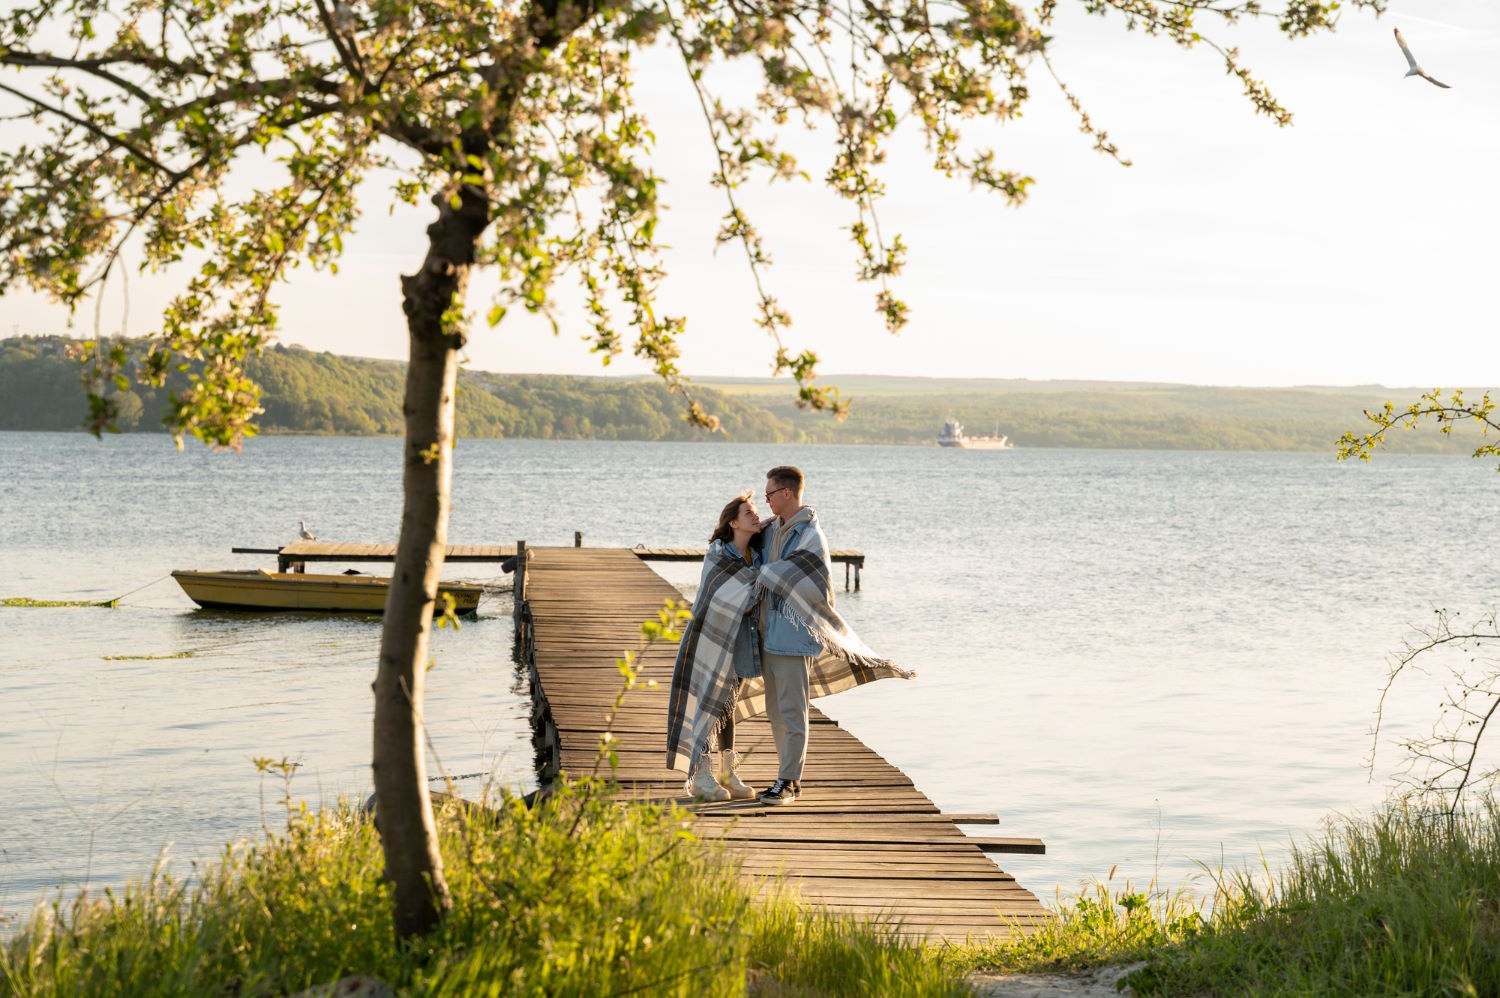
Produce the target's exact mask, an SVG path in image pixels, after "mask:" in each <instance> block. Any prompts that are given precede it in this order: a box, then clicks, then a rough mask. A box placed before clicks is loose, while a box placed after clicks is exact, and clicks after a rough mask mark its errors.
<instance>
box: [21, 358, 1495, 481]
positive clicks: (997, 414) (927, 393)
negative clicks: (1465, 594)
mask: <svg viewBox="0 0 1500 998" xmlns="http://www.w3.org/2000/svg"><path fill="white" fill-rule="evenodd" d="M76 343H77V341H76V340H71V339H67V338H64V337H60V336H37V337H14V338H7V339H0V430H49V431H56V430H76V429H80V428H81V427H82V424H83V420H84V416H85V414H86V412H87V400H86V398H85V395H84V391H83V388H82V386H81V385H80V384H79V373H80V368H79V366H78V364H77V363H76V362H75V361H73V360H71V359H70V358H69V357H68V348H69V347H70V346H73V345H76ZM249 374H250V376H251V377H252V378H253V379H254V380H255V381H256V382H257V383H259V384H260V386H261V390H262V394H261V405H262V407H263V408H264V409H265V412H264V413H263V414H262V415H261V416H260V417H259V418H258V420H257V422H258V424H259V426H260V428H261V431H262V432H263V433H269V434H289V433H297V434H329V435H349V436H395V435H399V434H400V433H401V431H402V417H401V399H402V393H403V391H404V390H405V365H404V364H402V363H400V362H398V361H389V360H369V359H365V358H357V357H344V356H340V355H336V354H332V353H315V352H313V351H309V350H306V349H303V348H301V347H296V346H291V347H289V346H285V345H282V344H276V345H273V346H272V347H270V348H268V349H267V350H266V351H265V352H264V353H263V354H261V355H260V356H259V357H256V358H253V359H252V360H251V361H250V364H249ZM833 380H834V381H835V383H837V379H833ZM789 386H790V382H784V383H776V384H775V385H767V384H765V383H763V382H761V383H757V382H717V383H715V382H713V381H712V380H709V381H707V382H706V383H702V384H700V385H698V386H697V387H696V389H695V395H696V397H698V398H699V399H700V400H701V401H702V402H703V404H704V405H705V406H706V407H707V408H708V409H709V411H711V412H713V413H715V414H716V415H718V416H719V418H720V420H721V421H722V424H723V432H722V433H717V434H707V433H704V432H703V431H701V430H697V429H695V428H693V427H691V426H689V425H688V424H687V423H686V422H684V421H683V420H682V418H681V414H682V412H683V402H682V398H681V397H680V396H676V395H673V394H672V393H671V392H669V391H667V389H666V388H665V387H664V386H662V385H661V384H660V383H658V382H656V381H654V380H651V379H644V378H642V379H611V378H585V377H571V376H564V375H530V374H527V375H519V374H518V375H507V374H494V373H489V372H483V371H468V370H465V371H461V372H460V375H459V394H458V401H457V420H458V432H459V435H460V436H461V437H470V438H510V439H541V440H591V439H597V440H642V441H652V440H705V441H715V440H717V441H726V442H728V441H733V442H741V443H848V444H912V445H932V444H934V443H935V442H936V439H937V434H938V430H939V429H940V427H941V425H942V422H943V420H944V419H947V418H957V419H960V420H962V421H963V422H964V424H965V426H966V427H967V429H968V431H969V432H970V433H972V434H987V433H994V432H997V431H998V432H1000V433H1004V434H1007V435H1008V436H1009V437H1010V438H1011V440H1012V441H1013V442H1014V443H1015V444H1016V445H1017V446H1018V447H1097V448H1110V449H1161V450H1238V451H1314V452H1316V451H1322V452H1325V453H1332V452H1333V450H1334V449H1335V447H1336V442H1337V440H1338V438H1339V435H1340V434H1341V433H1342V432H1343V431H1344V430H1361V429H1362V428H1363V425H1364V423H1365V420H1364V418H1363V415H1362V410H1363V409H1364V408H1374V407H1377V406H1380V405H1382V404H1384V402H1385V401H1386V399H1387V398H1391V399H1392V400H1393V401H1395V402H1396V403H1397V404H1398V405H1401V404H1404V403H1406V402H1409V401H1411V400H1413V399H1415V397H1416V395H1417V394H1418V392H1417V391H1416V390H1408V391H1406V392H1403V391H1400V390H1385V389H1379V388H1372V389H1370V390H1369V392H1370V394H1369V396H1368V397H1366V396H1365V395H1364V394H1363V393H1362V392H1361V391H1357V390H1350V389H1325V390H1319V389H1315V388H1296V389H1290V388H1288V389H1276V388H1213V387H1200V386H1191V385H1137V384H1117V385H1108V384H1103V385H1067V386H1059V387H1057V388H1056V389H1049V388H1048V387H1047V386H1046V385H1045V384H1038V383H1035V382H1032V383H1027V384H1025V385H1018V384H1016V383H1013V382H996V387H994V388H993V389H984V388H980V387H975V386H973V383H972V382H969V383H966V384H965V386H964V387H963V388H961V389H957V390H955V389H953V388H951V387H948V386H943V385H941V384H938V385H933V386H930V387H929V386H924V385H923V384H922V382H921V379H889V386H888V387H863V388H861V389H860V390H858V391H855V392H853V393H852V395H853V398H854V404H853V410H852V413H851V415H850V416H849V418H848V419H847V420H845V421H844V422H842V423H841V422H837V421H835V420H833V419H831V418H829V417H828V416H826V415H823V414H819V413H809V412H804V411H802V410H799V409H797V407H796V405H795V401H794V396H793V392H792V389H791V388H790V387H789ZM173 387H180V386H174V385H173V384H171V383H169V384H168V385H167V386H166V387H164V388H161V389H156V390H153V389H150V388H146V387H142V386H139V385H132V386H131V388H130V389H129V390H128V391H125V392H121V393H119V394H118V397H117V401H118V402H119V406H120V413H121V419H120V429H121V430H122V431H123V432H144V431H159V430H161V429H162V426H161V422H160V415H161V413H162V412H163V411H164V409H165V405H166V401H167V393H168V391H170V390H171V389H172V388H173ZM1408 395H1409V396H1410V397H1408ZM1478 439H1479V437H1478V435H1477V433H1474V432H1473V431H1468V430H1467V429H1466V428H1461V429H1459V430H1456V431H1455V432H1454V433H1453V434H1452V435H1451V436H1445V435H1443V434H1439V433H1436V432H1434V431H1432V430H1430V429H1426V430H1420V431H1417V432H1412V433H1405V432H1392V433H1391V434H1389V442H1388V445H1389V447H1390V449H1391V450H1393V451H1396V452H1428V453H1437V452H1447V453H1466V452H1469V451H1472V450H1473V448H1474V447H1475V446H1476V444H1477V441H1478Z"/></svg>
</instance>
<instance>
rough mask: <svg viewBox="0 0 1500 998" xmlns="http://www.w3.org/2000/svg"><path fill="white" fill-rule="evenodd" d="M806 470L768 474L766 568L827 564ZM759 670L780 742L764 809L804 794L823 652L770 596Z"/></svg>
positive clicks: (776, 598) (763, 797) (784, 604)
mask: <svg viewBox="0 0 1500 998" xmlns="http://www.w3.org/2000/svg"><path fill="white" fill-rule="evenodd" d="M802 486H803V478H802V469H800V468H795V467H792V466H791V465H781V466H778V467H775V468H772V469H771V470H770V471H768V472H766V504H767V505H769V506H770V507H771V513H772V515H773V517H774V519H773V520H771V521H770V522H769V523H768V524H767V525H766V527H765V529H766V530H768V531H770V539H769V541H768V542H767V544H766V565H767V567H770V566H772V565H774V564H775V563H776V562H778V561H784V560H786V559H787V558H788V557H789V556H790V555H791V554H792V552H794V551H802V552H809V553H811V554H814V555H816V556H817V557H818V558H821V559H822V562H823V565H824V567H825V568H827V570H828V576H829V577H831V576H832V574H833V567H832V565H831V564H830V563H829V561H828V541H827V539H826V538H824V536H823V530H822V528H821V527H820V526H819V525H818V515H817V514H816V513H815V512H813V509H812V507H811V506H804V505H802ZM760 633H761V669H762V675H763V676H764V679H765V684H766V716H767V717H768V718H769V719H770V722H771V735H772V737H773V738H774V739H775V742H776V759H777V763H778V768H777V774H776V782H775V783H773V784H771V786H770V787H769V788H767V789H766V790H765V791H763V792H762V793H761V794H760V802H761V803H762V804H787V803H790V802H791V801H794V800H796V799H797V796H798V795H799V794H800V793H801V790H802V786H801V784H802V769H803V767H804V766H805V765H806V763H807V700H808V674H809V671H810V670H811V668H812V666H813V661H814V659H815V658H816V657H817V656H818V655H819V653H820V652H822V650H823V647H822V645H820V644H819V642H818V641H817V639H816V638H814V637H813V632H812V630H811V628H810V627H809V625H808V623H807V621H806V620H805V619H804V618H801V617H799V616H798V615H797V614H795V613H794V612H792V609H791V607H790V606H788V604H787V601H786V600H785V599H783V598H782V597H780V596H777V595H776V594H774V593H768V594H767V596H766V598H765V599H764V600H763V601H762V603H761V628H760Z"/></svg>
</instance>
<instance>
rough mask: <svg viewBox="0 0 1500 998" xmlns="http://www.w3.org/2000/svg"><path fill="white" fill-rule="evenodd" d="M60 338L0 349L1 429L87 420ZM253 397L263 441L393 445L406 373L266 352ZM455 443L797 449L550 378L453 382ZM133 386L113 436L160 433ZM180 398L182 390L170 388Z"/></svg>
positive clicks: (722, 409)
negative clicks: (384, 439)
mask: <svg viewBox="0 0 1500 998" xmlns="http://www.w3.org/2000/svg"><path fill="white" fill-rule="evenodd" d="M73 342H74V341H71V340H68V339H64V338H62V337H55V336H44V337H17V338H11V339H0V430H76V429H79V428H80V427H81V426H82V424H83V419H84V416H85V415H86V413H87V411H88V404H87V400H86V398H85V396H84V392H83V389H82V387H81V386H80V385H79V383H78V375H79V368H78V365H77V364H76V363H75V362H74V361H72V360H69V359H68V357H67V349H68V347H69V346H70V345H71V344H72V343H73ZM247 366H248V371H249V374H250V377H251V378H253V379H254V380H255V381H256V382H257V383H258V384H259V385H260V386H261V406H262V408H263V409H264V410H265V412H264V413H262V414H261V415H260V416H259V417H257V419H256V423H257V424H258V425H259V426H260V428H261V431H262V432H263V433H323V434H340V435H349V436H394V435H398V434H400V433H401V432H402V417H401V399H402V393H403V392H404V391H405V388H406V365H405V364H402V363H400V362H397V361H392V360H368V359H364V358H359V357H342V356H339V355H337V354H331V353H314V352H312V351H310V350H305V349H303V348H301V347H287V346H283V345H280V344H278V345H275V346H272V347H270V348H269V349H267V350H266V351H265V352H264V353H262V354H261V355H260V356H259V357H255V358H252V359H251V361H250V362H249V364H248V365H247ZM458 384H459V390H458V401H457V419H458V433H459V436H461V437H524V438H533V439H544V440H546V439H599V440H701V439H716V440H729V439H732V440H763V441H769V442H783V441H788V440H796V439H799V435H798V431H797V430H795V429H794V428H793V427H792V426H791V425H790V424H789V423H787V422H786V421H785V420H783V419H781V418H780V417H777V416H774V415H772V414H771V413H770V412H768V411H767V410H766V409H764V408H762V407H760V406H758V405H754V404H751V403H749V402H747V401H742V400H740V399H738V398H734V397H730V396H726V395H723V394H721V393H719V392H717V391H714V390H713V389H707V388H706V389H704V390H702V392H701V393H700V394H701V396H702V400H703V402H704V404H705V405H707V406H708V407H709V408H710V409H711V410H712V411H713V412H714V413H716V414H717V415H718V416H719V419H720V420H721V421H722V423H723V426H724V429H725V433H724V434H722V435H715V436H714V437H709V436H708V435H707V434H704V433H703V432H702V431H700V430H696V429H694V428H693V427H691V426H689V425H688V424H687V423H685V422H683V420H682V419H681V418H680V416H681V413H682V411H683V406H682V399H681V397H680V396H674V395H673V394H672V393H671V392H669V391H667V389H666V388H665V387H663V386H662V385H661V384H660V383H657V382H652V381H646V380H639V379H630V380H618V379H606V378H577V377H563V376H559V375H531V374H527V375H501V374H489V373H485V372H481V371H473V372H471V371H461V372H460V373H459V381H458ZM172 387H174V386H173V385H171V384H169V385H168V386H167V387H166V388H164V389H161V390H157V391H153V390H151V389H149V388H143V387H141V386H139V385H133V386H132V387H131V389H130V390H129V391H128V392H124V393H122V398H121V400H120V401H121V414H122V418H121V420H120V429H121V430H123V431H125V432H142V431H153V430H160V429H161V428H162V427H161V423H160V414H161V413H162V412H163V411H164V408H165V403H166V400H167V392H168V391H169V390H170V389H171V388H172ZM177 387H180V386H177Z"/></svg>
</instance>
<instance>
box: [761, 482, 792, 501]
mask: <svg viewBox="0 0 1500 998" xmlns="http://www.w3.org/2000/svg"><path fill="white" fill-rule="evenodd" d="M790 488H791V486H790V485H783V486H782V487H781V488H779V489H772V490H771V491H770V492H767V493H766V502H770V501H771V497H772V496H774V495H775V494H776V493H778V492H785V491H787V490H788V489H790Z"/></svg>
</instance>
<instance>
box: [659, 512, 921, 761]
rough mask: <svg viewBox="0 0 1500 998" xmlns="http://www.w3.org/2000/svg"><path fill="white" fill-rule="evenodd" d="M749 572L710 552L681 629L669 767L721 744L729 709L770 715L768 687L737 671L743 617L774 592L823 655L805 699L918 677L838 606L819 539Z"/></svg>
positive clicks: (670, 706)
mask: <svg viewBox="0 0 1500 998" xmlns="http://www.w3.org/2000/svg"><path fill="white" fill-rule="evenodd" d="M814 534H815V532H814V531H808V537H807V539H806V541H805V542H804V543H799V546H798V549H797V550H794V551H792V552H790V553H789V554H786V555H785V556H784V557H783V558H782V559H780V560H778V561H774V562H771V563H770V564H767V565H763V566H761V567H760V568H759V569H754V568H751V567H750V566H748V565H746V564H745V563H744V561H743V560H742V559H739V558H730V557H727V556H723V555H718V554H716V553H714V552H710V554H709V557H710V558H713V559H714V565H713V567H712V568H711V570H710V571H709V572H708V581H707V582H706V583H704V586H703V588H702V589H700V590H699V592H698V600H697V602H696V603H695V604H694V614H693V619H692V620H691V621H689V622H688V626H687V629H686V630H684V631H683V634H682V641H681V643H680V644H678V646H677V661H676V663H675V664H674V665H673V668H672V688H671V692H670V695H669V696H668V699H667V768H668V769H680V770H683V771H685V772H688V773H691V772H693V770H694V767H695V766H696V765H697V763H698V760H699V759H701V758H702V757H703V755H704V753H706V752H712V751H716V750H717V749H718V747H719V733H720V732H721V731H722V730H723V727H724V721H725V719H726V718H727V717H729V716H730V714H731V712H732V713H733V716H734V718H735V719H736V720H744V719H745V718H749V717H754V716H755V715H757V714H761V713H764V712H765V709H766V689H765V682H764V680H762V679H760V678H758V677H757V678H755V679H746V680H743V681H740V680H739V679H738V677H737V676H735V674H734V661H733V654H734V642H735V637H736V636H737V635H738V633H739V629H740V627H742V626H743V625H744V621H745V615H746V614H747V613H748V612H749V611H750V610H751V609H753V608H754V607H755V604H756V603H757V601H760V600H763V599H764V598H765V596H766V594H767V593H774V594H775V595H777V596H779V597H780V598H781V599H782V600H783V601H784V603H783V608H784V609H785V611H786V612H787V613H789V614H791V615H792V616H793V618H794V619H796V620H797V622H798V623H800V624H802V625H804V626H806V627H807V629H808V630H809V631H810V632H811V633H812V635H813V637H814V638H816V639H817V641H818V644H820V645H822V647H823V653H822V654H820V655H818V656H817V657H816V658H814V659H813V661H812V667H811V668H810V669H809V670H808V682H807V686H808V696H809V697H811V698H816V697H825V696H829V695H831V694H834V693H839V692H842V691H843V690H847V689H852V688H854V687H855V686H863V685H864V684H865V683H872V682H874V681H875V680H877V679H892V678H896V679H915V678H916V675H917V674H916V673H915V672H914V671H912V670H909V669H903V668H901V667H900V666H898V665H896V664H895V663H894V662H892V661H890V660H889V659H885V658H881V657H880V656H878V655H876V654H875V652H874V651H872V650H871V649H870V647H869V646H868V645H866V644H865V643H864V642H863V641H861V640H860V638H859V635H857V634H855V633H854V629H853V628H851V627H850V626H849V625H848V624H847V623H845V622H844V618H843V617H840V616H839V615H838V612H837V611H835V610H834V608H833V578H832V574H831V572H830V570H829V567H828V562H827V561H826V560H825V559H824V557H823V554H822V549H821V544H820V541H819V540H818V539H817V538H816V537H815V536H813V535H814Z"/></svg>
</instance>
